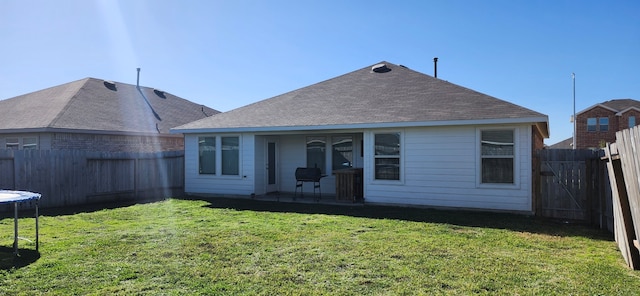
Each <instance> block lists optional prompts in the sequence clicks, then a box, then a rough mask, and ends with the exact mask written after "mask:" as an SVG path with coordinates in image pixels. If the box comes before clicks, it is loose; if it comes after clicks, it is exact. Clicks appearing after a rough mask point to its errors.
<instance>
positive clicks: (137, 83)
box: [136, 68, 140, 87]
mask: <svg viewBox="0 0 640 296" xmlns="http://www.w3.org/2000/svg"><path fill="white" fill-rule="evenodd" d="M136 69H137V70H138V79H137V80H136V86H137V87H140V68H136Z"/></svg>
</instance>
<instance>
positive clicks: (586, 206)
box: [534, 149, 607, 227]
mask: <svg viewBox="0 0 640 296" xmlns="http://www.w3.org/2000/svg"><path fill="white" fill-rule="evenodd" d="M600 154H601V152H600V151H594V150H573V149H545V150H539V151H538V161H537V164H536V165H535V166H534V167H537V169H536V170H537V171H538V172H539V177H538V180H536V181H535V183H537V187H538V190H539V191H538V192H539V195H538V198H537V199H536V205H535V206H536V213H537V214H538V215H539V216H542V217H547V218H553V219H563V220H572V221H579V222H583V223H589V224H600V226H601V227H604V225H605V224H606V220H607V210H606V208H607V201H606V196H607V195H606V186H605V184H606V182H604V180H605V178H606V177H605V175H604V166H603V165H602V162H601V160H600Z"/></svg>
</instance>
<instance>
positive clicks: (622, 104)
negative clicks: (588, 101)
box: [576, 99, 640, 115]
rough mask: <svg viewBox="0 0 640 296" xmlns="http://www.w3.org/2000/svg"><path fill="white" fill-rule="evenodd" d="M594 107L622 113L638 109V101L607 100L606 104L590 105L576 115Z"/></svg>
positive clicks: (639, 104)
mask: <svg viewBox="0 0 640 296" xmlns="http://www.w3.org/2000/svg"><path fill="white" fill-rule="evenodd" d="M596 107H600V108H604V109H607V110H609V111H611V112H613V113H620V114H621V113H624V112H626V111H627V110H629V109H640V101H636V100H633V99H615V100H609V101H606V102H602V103H598V104H595V105H592V106H590V107H588V108H586V109H584V110H582V111H580V112H578V113H577V114H576V115H580V114H582V113H585V112H587V111H589V110H591V109H593V108H596Z"/></svg>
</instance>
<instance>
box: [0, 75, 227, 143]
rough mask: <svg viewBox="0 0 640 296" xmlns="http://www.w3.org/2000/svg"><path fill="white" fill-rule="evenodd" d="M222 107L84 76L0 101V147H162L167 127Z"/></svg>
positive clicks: (173, 138) (171, 139) (172, 139)
mask: <svg viewBox="0 0 640 296" xmlns="http://www.w3.org/2000/svg"><path fill="white" fill-rule="evenodd" d="M217 113H220V112H219V111H217V110H214V109H211V108H209V107H206V106H202V105H199V104H196V103H193V102H191V101H188V100H185V99H182V98H180V97H177V96H174V95H172V94H169V93H166V92H164V91H160V90H157V89H153V88H149V87H141V86H137V85H131V84H126V83H119V82H112V81H105V80H102V79H96V78H85V79H81V80H78V81H73V82H69V83H66V84H62V85H58V86H54V87H51V88H47V89H43V90H40V91H36V92H32V93H29V94H25V95H21V96H17V97H14V98H10V99H6V100H1V101H0V149H42V150H49V149H75V150H93V151H107V152H119V151H123V152H160V151H176V150H183V149H184V140H183V137H182V135H176V134H170V133H169V129H170V128H172V127H176V126H179V125H182V124H185V123H188V122H192V121H195V120H198V119H202V118H205V117H208V116H211V115H214V114H217Z"/></svg>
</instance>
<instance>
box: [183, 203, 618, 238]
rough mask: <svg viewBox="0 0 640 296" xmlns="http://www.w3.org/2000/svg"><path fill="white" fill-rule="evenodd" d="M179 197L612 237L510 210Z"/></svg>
mask: <svg viewBox="0 0 640 296" xmlns="http://www.w3.org/2000/svg"><path fill="white" fill-rule="evenodd" d="M182 199H189V200H203V201H206V202H209V204H208V205H207V207H209V208H215V209H235V210H239V211H243V210H247V211H258V212H275V213H299V214H326V215H343V216H351V217H360V218H371V219H393V220H403V221H413V222H428V223H441V224H450V225H456V226H466V227H482V228H495V229H507V230H513V231H519V232H529V233H540V234H547V235H554V236H581V237H588V238H591V239H599V240H612V239H613V237H612V234H610V233H608V232H606V231H603V230H598V229H595V228H589V227H588V226H585V225H578V224H572V223H566V222H564V221H552V220H546V219H541V218H538V217H531V216H525V215H518V214H510V213H491V212H480V211H464V210H440V209H429V208H419V207H400V206H381V205H362V204H357V205H350V204H344V205H342V204H341V205H333V204H322V203H295V202H294V203H292V202H276V201H264V200H256V199H243V198H219V197H198V196H186V197H183V198H182Z"/></svg>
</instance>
